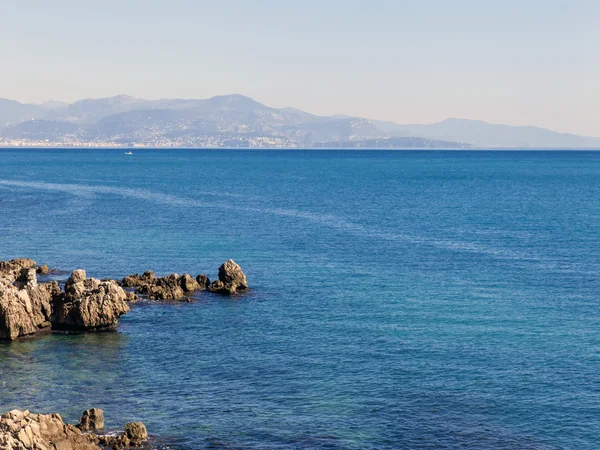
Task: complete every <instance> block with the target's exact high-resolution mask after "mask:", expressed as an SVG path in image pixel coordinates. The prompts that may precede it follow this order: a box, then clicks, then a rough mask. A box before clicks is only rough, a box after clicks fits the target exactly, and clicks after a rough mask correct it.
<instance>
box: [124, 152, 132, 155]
mask: <svg viewBox="0 0 600 450" xmlns="http://www.w3.org/2000/svg"><path fill="white" fill-rule="evenodd" d="M125 154H126V155H133V152H125Z"/></svg>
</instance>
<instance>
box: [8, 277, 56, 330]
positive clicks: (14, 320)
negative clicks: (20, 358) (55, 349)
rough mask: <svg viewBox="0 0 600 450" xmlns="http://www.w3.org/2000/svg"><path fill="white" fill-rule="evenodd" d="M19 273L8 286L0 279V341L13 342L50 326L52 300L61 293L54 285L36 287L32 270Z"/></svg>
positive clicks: (45, 284) (53, 283) (47, 284)
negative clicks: (15, 280)
mask: <svg viewBox="0 0 600 450" xmlns="http://www.w3.org/2000/svg"><path fill="white" fill-rule="evenodd" d="M20 270H22V271H23V273H22V274H21V276H20V277H19V280H18V281H17V282H15V284H14V285H13V284H11V282H10V280H9V279H8V278H0V340H14V339H17V338H18V337H21V336H27V335H30V334H34V333H37V332H38V331H40V330H42V329H44V328H48V327H49V326H50V318H51V315H52V301H53V299H54V298H55V297H56V296H58V295H59V294H60V293H61V290H60V287H59V286H58V283H56V282H51V283H44V284H40V285H38V284H37V280H36V278H35V269H20Z"/></svg>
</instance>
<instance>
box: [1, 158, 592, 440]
mask: <svg viewBox="0 0 600 450" xmlns="http://www.w3.org/2000/svg"><path fill="white" fill-rule="evenodd" d="M599 231H600V153H594V152H519V153H517V152H376V151H372V152H369V151H361V152H345V151H337V152H326V151H323V152H321V151H285V152H283V151H282V152H277V151H192V150H189V151H186V150H175V151H167V150H163V151H151V150H145V151H135V154H134V155H133V156H126V155H124V154H123V151H122V150H120V151H116V150H2V151H0V259H10V258H13V257H17V256H25V257H31V258H34V259H35V260H36V261H38V262H39V263H47V264H49V265H51V266H53V267H58V268H61V269H65V270H71V269H74V268H79V267H81V268H85V269H87V271H88V274H90V275H93V276H97V277H104V276H110V277H122V276H124V275H126V274H129V273H134V272H141V271H144V270H146V269H152V270H154V271H156V272H157V273H160V274H167V273H171V272H179V273H183V272H190V273H193V274H197V273H200V272H202V273H208V275H210V276H212V277H214V276H215V275H216V269H217V267H218V266H219V265H220V264H221V263H222V262H223V261H225V260H226V259H229V258H233V259H235V260H236V261H237V262H238V263H240V264H241V265H242V267H243V268H244V270H245V271H246V273H247V275H248V278H249V281H250V284H251V287H252V291H251V292H250V293H249V294H247V295H244V296H242V297H238V298H232V299H227V298H219V297H214V296H210V295H208V294H200V295H198V296H197V297H196V298H195V301H194V302H192V303H189V304H177V305H166V304H142V305H139V306H134V307H133V308H132V311H131V313H130V314H128V315H126V316H124V317H123V318H122V320H121V323H120V326H119V331H118V333H113V334H92V335H76V336H64V335H49V336H42V337H39V338H37V339H28V340H23V341H19V342H15V343H12V344H3V345H0V410H8V409H11V408H17V407H18V408H29V409H34V410H39V411H45V412H54V411H58V412H61V413H62V414H63V416H64V417H65V418H66V419H68V420H71V421H76V420H77V419H78V417H79V414H80V413H81V411H83V410H84V409H87V408H90V407H100V408H103V409H104V410H105V414H106V416H107V424H108V426H109V427H113V428H118V427H120V426H122V424H123V423H124V422H125V421H129V420H142V421H143V422H145V423H146V424H147V426H148V428H149V430H150V431H151V432H152V433H153V434H154V435H155V436H156V439H157V444H156V445H157V446H159V447H162V448H176V449H204V448H233V449H238V448H240V449H241V448H244V449H246V448H247V449H274V448H298V449H305V448H306V449H312V448H330V449H363V448H373V449H375V448H377V449H397V448H414V449H417V448H421V449H426V448H427V449H429V448H430V449H434V448H435V449H437V448H453V449H455V448H456V449H460V448H477V449H501V448H503V449H505V448H515V449H557V448H565V449H566V448H570V449H594V448H600V333H599V325H600V312H599V306H600V300H599V293H600V281H599V274H600V256H599V248H600V246H599V244H600V242H599V240H600V233H599Z"/></svg>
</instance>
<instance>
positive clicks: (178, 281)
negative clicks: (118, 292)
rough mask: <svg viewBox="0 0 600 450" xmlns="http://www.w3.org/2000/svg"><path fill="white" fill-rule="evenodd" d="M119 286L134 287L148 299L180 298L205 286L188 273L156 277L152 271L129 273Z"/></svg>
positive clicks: (186, 296)
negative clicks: (141, 273) (139, 273)
mask: <svg viewBox="0 0 600 450" xmlns="http://www.w3.org/2000/svg"><path fill="white" fill-rule="evenodd" d="M121 286H124V287H135V288H136V290H135V292H136V293H137V294H140V295H144V296H146V297H148V298H149V299H150V300H181V299H184V298H188V297H189V296H190V295H191V294H193V293H194V292H197V291H199V290H202V289H205V288H206V287H205V286H204V285H202V284H200V283H199V282H198V281H197V280H195V279H194V278H192V276H191V275H189V274H187V273H186V274H184V275H181V276H179V275H178V274H176V273H174V274H171V275H167V276H166V277H160V278H157V277H156V276H155V275H154V272H151V271H147V272H144V274H143V275H138V274H135V275H129V276H126V277H125V278H123V280H121Z"/></svg>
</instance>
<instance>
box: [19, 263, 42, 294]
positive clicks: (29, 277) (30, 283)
mask: <svg viewBox="0 0 600 450" xmlns="http://www.w3.org/2000/svg"><path fill="white" fill-rule="evenodd" d="M36 273H37V272H36V270H35V267H32V268H31V269H21V273H20V274H19V276H18V277H17V279H16V281H15V286H17V287H18V288H19V289H35V288H36V287H37V285H38V284H37V275H36Z"/></svg>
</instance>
